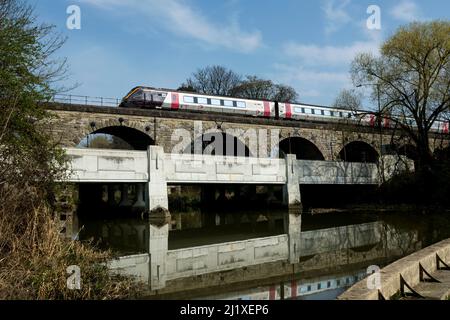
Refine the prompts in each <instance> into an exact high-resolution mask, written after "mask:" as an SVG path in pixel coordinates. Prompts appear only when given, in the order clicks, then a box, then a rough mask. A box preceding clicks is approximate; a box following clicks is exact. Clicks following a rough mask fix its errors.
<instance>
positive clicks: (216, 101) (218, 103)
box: [211, 99, 220, 106]
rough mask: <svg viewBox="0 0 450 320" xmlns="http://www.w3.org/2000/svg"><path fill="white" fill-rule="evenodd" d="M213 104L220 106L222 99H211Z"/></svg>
mask: <svg viewBox="0 0 450 320" xmlns="http://www.w3.org/2000/svg"><path fill="white" fill-rule="evenodd" d="M211 104H212V105H215V106H220V100H219V99H211Z"/></svg>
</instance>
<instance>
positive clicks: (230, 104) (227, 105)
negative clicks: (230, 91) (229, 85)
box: [224, 100, 233, 107]
mask: <svg viewBox="0 0 450 320" xmlns="http://www.w3.org/2000/svg"><path fill="white" fill-rule="evenodd" d="M224 105H225V107H232V106H233V101H231V100H224Z"/></svg>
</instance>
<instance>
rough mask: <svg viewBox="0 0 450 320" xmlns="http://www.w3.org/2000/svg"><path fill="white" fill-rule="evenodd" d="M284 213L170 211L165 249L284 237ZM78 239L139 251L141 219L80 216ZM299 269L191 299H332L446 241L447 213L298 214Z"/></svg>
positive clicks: (122, 251) (143, 241)
mask: <svg viewBox="0 0 450 320" xmlns="http://www.w3.org/2000/svg"><path fill="white" fill-rule="evenodd" d="M286 214H287V212H286V211H285V210H279V209H266V210H261V209H258V210H245V211H239V210H211V209H208V210H200V209H197V210H189V211H185V212H173V213H172V221H171V224H170V232H169V250H173V249H180V248H186V247H195V246H202V245H208V244H216V243H223V242H230V241H238V240H245V239H251V238H260V237H268V236H274V235H280V234H283V233H285V231H284V230H285V228H284V223H283V221H284V220H283V219H284V218H285V217H286ZM79 223H80V226H82V230H81V231H80V233H79V239H80V240H83V241H84V240H93V241H94V243H96V244H97V245H98V246H99V247H101V248H107V249H111V250H112V251H113V252H115V253H116V254H117V255H129V254H135V253H145V252H146V250H147V244H148V237H147V234H148V233H147V229H146V228H147V220H146V219H144V218H141V217H139V216H137V215H136V214H133V213H131V212H130V213H129V214H126V215H120V216H117V215H116V216H114V217H113V218H111V217H108V218H105V215H103V218H101V217H97V218H96V215H94V214H89V213H87V214H86V213H84V214H82V215H80V221H79ZM301 230H302V232H301V246H302V250H301V252H302V257H301V259H300V270H301V271H300V272H299V273H297V274H296V275H295V276H293V277H291V278H290V279H288V280H287V279H285V280H280V281H278V280H277V281H276V282H273V283H270V282H269V283H267V282H265V281H261V283H263V284H262V285H253V286H252V287H246V288H242V289H232V290H231V289H224V290H223V292H215V293H214V294H207V295H203V296H202V295H197V296H195V297H193V298H198V299H244V300H252V299H258V300H260V299H335V298H336V297H337V296H338V295H339V294H341V293H342V292H343V291H345V290H346V289H347V288H348V287H350V286H351V285H352V284H354V283H355V282H357V281H359V280H361V279H363V278H365V277H366V275H367V272H368V271H367V268H368V267H369V266H373V265H376V266H378V267H380V268H381V267H383V266H385V265H387V264H389V263H391V262H393V261H395V260H397V259H399V258H401V257H403V256H406V255H408V254H410V253H412V252H415V251H417V250H419V249H421V248H424V247H426V246H429V245H431V244H433V243H436V242H438V241H440V240H443V239H446V238H450V215H449V214H448V213H436V214H432V215H423V214H419V213H413V212H409V213H408V212H398V213H396V212H390V213H365V212H358V213H349V212H339V213H327V214H315V215H311V214H305V213H304V214H302V221H301Z"/></svg>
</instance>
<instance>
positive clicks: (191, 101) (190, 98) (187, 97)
mask: <svg viewBox="0 0 450 320" xmlns="http://www.w3.org/2000/svg"><path fill="white" fill-rule="evenodd" d="M183 101H184V102H186V103H194V97H190V96H184V97H183Z"/></svg>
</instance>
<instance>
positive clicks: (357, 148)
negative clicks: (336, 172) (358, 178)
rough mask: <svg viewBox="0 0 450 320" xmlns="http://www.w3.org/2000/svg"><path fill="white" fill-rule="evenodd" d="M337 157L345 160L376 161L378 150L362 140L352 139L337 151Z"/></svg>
mask: <svg viewBox="0 0 450 320" xmlns="http://www.w3.org/2000/svg"><path fill="white" fill-rule="evenodd" d="M338 158H339V159H340V160H343V161H346V162H369V163H377V162H378V158H379V153H378V151H377V150H376V149H375V148H374V147H373V146H372V145H370V144H368V143H367V142H364V141H353V142H350V143H347V144H346V145H345V146H344V147H343V148H342V150H341V151H340V152H339V155H338Z"/></svg>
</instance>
